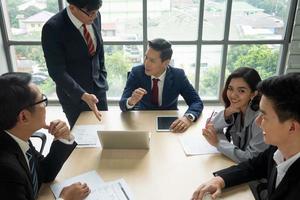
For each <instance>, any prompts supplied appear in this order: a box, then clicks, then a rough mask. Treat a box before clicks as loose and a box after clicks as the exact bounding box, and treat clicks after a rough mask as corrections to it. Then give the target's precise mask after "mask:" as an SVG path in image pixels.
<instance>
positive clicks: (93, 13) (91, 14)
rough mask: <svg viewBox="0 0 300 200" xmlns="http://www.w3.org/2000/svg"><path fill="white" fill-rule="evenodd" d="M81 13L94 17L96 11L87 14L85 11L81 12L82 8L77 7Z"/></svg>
mask: <svg viewBox="0 0 300 200" xmlns="http://www.w3.org/2000/svg"><path fill="white" fill-rule="evenodd" d="M77 8H78V9H79V10H80V11H81V12H83V13H84V14H86V15H87V16H88V17H92V16H94V15H95V14H97V12H98V10H94V11H91V12H87V11H85V10H83V9H82V8H79V7H77Z"/></svg>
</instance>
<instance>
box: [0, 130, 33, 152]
mask: <svg viewBox="0 0 300 200" xmlns="http://www.w3.org/2000/svg"><path fill="white" fill-rule="evenodd" d="M5 132H6V133H7V134H8V135H9V136H10V137H12V138H13V139H14V140H15V141H16V142H17V143H18V145H19V146H20V148H21V150H22V152H23V153H24V154H25V153H26V152H27V151H28V150H29V144H28V142H25V141H24V140H21V139H20V138H18V137H16V136H14V135H13V134H11V133H10V132H9V131H7V130H5Z"/></svg>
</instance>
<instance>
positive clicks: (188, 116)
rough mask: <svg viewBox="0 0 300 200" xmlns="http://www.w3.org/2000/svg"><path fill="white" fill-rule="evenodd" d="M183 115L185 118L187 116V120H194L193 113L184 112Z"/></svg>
mask: <svg viewBox="0 0 300 200" xmlns="http://www.w3.org/2000/svg"><path fill="white" fill-rule="evenodd" d="M184 116H186V118H187V119H188V120H190V121H191V122H193V121H194V120H195V117H194V115H192V114H191V113H187V114H185V115H184Z"/></svg>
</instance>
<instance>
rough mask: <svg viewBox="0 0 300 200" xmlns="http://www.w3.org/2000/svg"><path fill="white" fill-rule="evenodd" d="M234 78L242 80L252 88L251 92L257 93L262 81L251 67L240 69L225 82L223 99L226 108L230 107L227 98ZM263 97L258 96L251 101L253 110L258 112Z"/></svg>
mask: <svg viewBox="0 0 300 200" xmlns="http://www.w3.org/2000/svg"><path fill="white" fill-rule="evenodd" d="M234 78H242V79H243V80H244V81H245V82H246V83H247V84H248V85H249V87H250V89H251V92H255V91H256V90H257V85H258V83H259V82H260V81H261V78H260V76H259V74H258V72H257V71H256V70H255V69H253V68H250V67H240V68H237V69H236V70H234V71H233V72H232V73H231V74H230V75H229V76H228V78H227V80H226V82H225V87H224V89H223V92H222V99H223V101H224V104H225V108H227V107H229V106H230V101H229V99H228V97H227V89H228V86H229V83H230V81H231V80H232V79H234ZM260 98H261V95H260V94H257V95H256V96H255V97H254V98H253V99H252V101H251V105H250V107H251V109H252V110H254V111H256V110H258V109H259V101H260Z"/></svg>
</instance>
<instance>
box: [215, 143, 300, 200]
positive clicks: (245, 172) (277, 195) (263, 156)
mask: <svg viewBox="0 0 300 200" xmlns="http://www.w3.org/2000/svg"><path fill="white" fill-rule="evenodd" d="M276 150H277V147H274V146H271V147H269V148H268V149H267V150H265V151H264V152H262V153H260V154H259V155H258V156H257V157H255V158H253V159H250V160H248V161H245V162H242V163H240V164H239V165H236V166H232V167H229V168H227V169H223V170H220V171H218V172H215V173H214V174H215V175H219V176H221V177H222V178H223V179H224V181H225V187H226V188H228V187H231V186H234V185H238V184H241V183H245V182H248V181H251V180H257V179H261V178H266V179H267V180H268V188H267V189H268V199H269V200H294V199H299V197H300V190H299V188H300V173H299V169H300V158H298V159H297V160H296V161H295V162H294V163H293V164H292V165H291V166H290V168H289V169H288V171H287V172H286V174H285V176H284V177H283V179H282V181H281V182H280V183H279V185H278V186H277V188H276V189H275V182H276V175H275V176H274V173H273V172H274V171H273V170H274V169H275V167H276V163H275V161H274V160H273V155H274V152H275V151H276Z"/></svg>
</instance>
